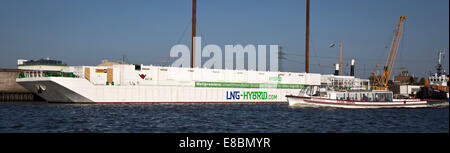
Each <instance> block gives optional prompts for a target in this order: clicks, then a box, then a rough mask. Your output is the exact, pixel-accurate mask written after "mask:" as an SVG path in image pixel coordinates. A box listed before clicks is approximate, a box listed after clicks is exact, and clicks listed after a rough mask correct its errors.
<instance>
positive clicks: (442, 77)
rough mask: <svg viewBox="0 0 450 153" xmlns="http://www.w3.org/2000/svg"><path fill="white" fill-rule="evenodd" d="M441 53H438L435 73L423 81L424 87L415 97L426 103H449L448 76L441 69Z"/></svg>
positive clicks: (442, 53)
mask: <svg viewBox="0 0 450 153" xmlns="http://www.w3.org/2000/svg"><path fill="white" fill-rule="evenodd" d="M443 55H444V52H443V51H439V52H438V64H437V65H436V73H434V74H433V75H431V76H429V77H428V79H427V80H426V81H425V86H424V87H421V88H420V91H419V92H417V95H416V97H417V98H420V99H426V100H428V101H444V100H446V101H449V86H450V85H449V75H447V74H446V72H445V69H443V68H442V64H441V61H442V57H443Z"/></svg>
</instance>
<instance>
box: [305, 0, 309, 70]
mask: <svg viewBox="0 0 450 153" xmlns="http://www.w3.org/2000/svg"><path fill="white" fill-rule="evenodd" d="M305 72H306V73H309V0H306V42H305Z"/></svg>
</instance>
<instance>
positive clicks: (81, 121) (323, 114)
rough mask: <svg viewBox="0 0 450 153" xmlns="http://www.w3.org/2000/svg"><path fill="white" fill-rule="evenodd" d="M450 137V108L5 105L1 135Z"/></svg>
mask: <svg viewBox="0 0 450 153" xmlns="http://www.w3.org/2000/svg"><path fill="white" fill-rule="evenodd" d="M11 132H13V133H35V132H37V133H55V132H58V133H59V132H69V133H80V132H81V133H85V132H89V133H90V132H95V133H97V132H100V133H160V132H163V133H165V132H170V133H229V132H230V133H253V132H256V133H349V132H350V133H353V132H357V133H449V108H448V103H447V105H439V106H438V105H436V106H434V107H429V108H392V109H342V108H327V107H288V104H287V103H257V104H51V103H50V104H49V103H45V102H1V103H0V133H11Z"/></svg>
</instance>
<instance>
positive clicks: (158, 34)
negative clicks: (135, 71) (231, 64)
mask: <svg viewBox="0 0 450 153" xmlns="http://www.w3.org/2000/svg"><path fill="white" fill-rule="evenodd" d="M191 3H192V2H191V1H190V0H76V1H74V0H38V1H36V0H0V67H1V68H16V60H17V59H18V58H24V59H38V58H45V57H50V58H56V59H60V60H63V61H64V62H65V63H67V64H69V65H96V64H98V63H100V62H101V60H102V59H109V60H112V61H114V60H119V59H120V58H121V56H122V55H126V57H127V61H128V62H129V63H136V64H138V63H139V64H140V63H142V64H161V61H164V60H167V59H166V58H164V57H163V56H169V51H170V48H171V47H172V46H173V45H175V44H178V43H182V44H186V45H188V46H190V34H191V27H190V24H191V23H190V22H191V7H192V6H191ZM197 3H198V5H197V7H198V10H197V14H198V16H197V22H198V27H197V34H198V35H200V36H201V37H202V40H203V44H204V45H205V44H217V45H219V46H221V47H222V49H223V50H224V47H223V46H224V45H229V44H233V45H234V44H242V45H246V44H255V45H257V44H266V45H269V44H278V45H281V46H282V47H283V51H285V52H286V54H287V59H286V60H284V61H283V63H282V65H283V68H282V70H283V71H294V72H303V71H304V56H303V55H304V48H305V47H304V45H305V5H306V2H305V0H198V2H197ZM401 15H406V16H407V20H406V24H405V31H404V33H403V34H404V35H403V39H402V41H401V43H400V48H399V54H398V56H397V60H396V63H395V68H394V75H396V74H398V73H399V70H400V67H405V68H407V69H408V70H409V72H410V73H412V74H415V75H416V76H419V77H424V76H427V75H428V74H429V72H430V71H432V72H434V71H435V69H434V67H435V65H436V64H437V50H438V49H441V48H442V49H443V48H447V51H446V53H445V54H446V55H445V57H446V58H445V60H444V67H445V68H446V69H447V71H448V63H449V62H448V56H449V53H448V48H449V1H448V0H313V1H311V19H310V20H311V21H310V25H311V33H310V40H311V41H310V51H311V53H310V56H311V59H310V71H311V72H317V73H333V71H334V67H333V66H332V64H333V63H336V62H338V50H337V48H328V45H329V44H330V43H331V42H333V41H336V40H344V44H343V56H344V57H343V58H344V63H349V62H350V59H352V58H355V59H356V64H357V65H356V75H357V76H358V77H363V78H367V77H368V76H369V75H370V72H372V71H375V70H376V68H375V65H376V64H377V63H378V64H381V65H384V63H385V61H386V56H387V50H386V48H385V47H386V45H387V46H389V45H390V42H391V40H392V37H393V30H394V29H395V26H396V25H397V23H398V19H399V17H400V16H401ZM348 69H349V68H348V67H347V68H345V71H344V72H345V73H348V72H349V70H348Z"/></svg>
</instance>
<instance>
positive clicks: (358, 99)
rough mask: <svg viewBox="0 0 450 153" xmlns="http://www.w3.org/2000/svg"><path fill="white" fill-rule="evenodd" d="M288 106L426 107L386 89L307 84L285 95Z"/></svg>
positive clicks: (424, 103) (416, 100)
mask: <svg viewBox="0 0 450 153" xmlns="http://www.w3.org/2000/svg"><path fill="white" fill-rule="evenodd" d="M286 97H287V100H288V102H289V106H296V105H297V106H302V105H313V106H328V107H341V108H391V107H413V108H414V107H427V106H428V104H427V101H423V100H420V99H394V98H393V93H392V91H388V90H333V89H331V88H328V87H318V86H309V87H307V88H305V89H303V90H301V91H300V93H299V94H298V95H287V96H286Z"/></svg>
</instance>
